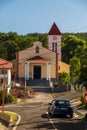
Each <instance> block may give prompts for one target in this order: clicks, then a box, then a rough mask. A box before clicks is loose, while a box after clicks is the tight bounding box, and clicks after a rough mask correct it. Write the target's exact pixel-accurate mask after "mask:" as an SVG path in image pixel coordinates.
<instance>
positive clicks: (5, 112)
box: [0, 111, 17, 121]
mask: <svg viewBox="0 0 87 130" xmlns="http://www.w3.org/2000/svg"><path fill="white" fill-rule="evenodd" d="M0 113H2V112H0ZM4 114H5V115H8V116H10V119H12V121H16V120H17V115H16V114H15V113H13V112H9V111H4Z"/></svg>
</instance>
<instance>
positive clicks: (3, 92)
mask: <svg viewBox="0 0 87 130" xmlns="http://www.w3.org/2000/svg"><path fill="white" fill-rule="evenodd" d="M4 96H5V69H4V75H3V86H2V113H4Z"/></svg>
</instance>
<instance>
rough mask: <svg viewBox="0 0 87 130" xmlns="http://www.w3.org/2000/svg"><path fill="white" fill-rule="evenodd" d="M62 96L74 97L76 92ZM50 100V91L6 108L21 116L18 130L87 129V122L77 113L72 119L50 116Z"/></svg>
mask: <svg viewBox="0 0 87 130" xmlns="http://www.w3.org/2000/svg"><path fill="white" fill-rule="evenodd" d="M75 95H76V94H75ZM61 96H63V97H65V98H66V97H67V98H68V97H72V98H73V99H74V94H72V95H71V94H67V95H65V96H64V95H61ZM50 100H52V96H51V95H50V94H49V93H39V94H37V95H36V98H35V99H34V98H33V99H28V100H27V101H26V102H23V103H19V104H14V105H8V106H6V107H5V110H8V111H13V112H16V113H18V114H19V115H20V116H21V120H20V122H19V124H18V125H17V129H16V130H77V129H78V130H87V123H86V122H84V121H82V120H81V119H80V118H79V117H78V116H76V115H75V114H74V117H73V118H72V119H70V118H69V117H67V116H62V117H54V118H50V117H49V115H48V113H47V107H48V102H49V101H50ZM10 129H12V128H10Z"/></svg>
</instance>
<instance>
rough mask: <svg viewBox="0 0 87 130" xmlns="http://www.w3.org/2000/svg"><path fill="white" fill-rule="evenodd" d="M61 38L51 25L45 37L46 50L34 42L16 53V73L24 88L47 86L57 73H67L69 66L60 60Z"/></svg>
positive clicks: (37, 42) (57, 29)
mask: <svg viewBox="0 0 87 130" xmlns="http://www.w3.org/2000/svg"><path fill="white" fill-rule="evenodd" d="M61 36H62V34H61V32H60V30H59V28H58V27H57V25H56V24H55V23H53V25H52V27H51V29H50V31H49V33H48V36H47V39H48V48H45V47H43V46H42V43H41V42H40V41H36V42H34V43H33V46H32V47H29V48H27V49H25V50H22V51H19V52H17V53H16V62H17V72H16V73H17V75H18V78H19V79H21V80H23V81H24V82H25V86H26V85H27V86H29V85H31V86H33V85H47V86H49V82H50V81H54V80H55V79H56V78H57V76H58V74H59V73H62V72H67V73H69V65H68V64H66V63H64V62H62V58H61V55H62V54H61Z"/></svg>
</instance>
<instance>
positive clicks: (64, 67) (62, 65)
mask: <svg viewBox="0 0 87 130" xmlns="http://www.w3.org/2000/svg"><path fill="white" fill-rule="evenodd" d="M62 72H66V73H68V74H69V73H70V65H68V64H66V63H64V62H62V61H58V73H62Z"/></svg>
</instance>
